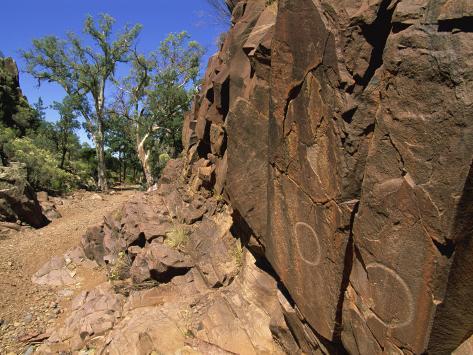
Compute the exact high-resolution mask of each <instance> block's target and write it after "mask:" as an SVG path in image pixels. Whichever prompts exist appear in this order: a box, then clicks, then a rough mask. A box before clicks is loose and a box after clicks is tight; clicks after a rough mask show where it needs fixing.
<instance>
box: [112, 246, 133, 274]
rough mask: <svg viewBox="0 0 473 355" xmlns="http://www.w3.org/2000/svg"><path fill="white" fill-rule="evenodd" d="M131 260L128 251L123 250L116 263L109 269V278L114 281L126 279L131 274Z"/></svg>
mask: <svg viewBox="0 0 473 355" xmlns="http://www.w3.org/2000/svg"><path fill="white" fill-rule="evenodd" d="M130 268H131V260H130V257H129V256H128V254H127V253H125V252H124V251H121V252H119V253H118V256H117V258H116V260H115V263H114V264H113V265H112V266H111V267H110V269H109V271H108V279H109V280H112V281H116V280H125V279H127V278H128V277H129V276H130Z"/></svg>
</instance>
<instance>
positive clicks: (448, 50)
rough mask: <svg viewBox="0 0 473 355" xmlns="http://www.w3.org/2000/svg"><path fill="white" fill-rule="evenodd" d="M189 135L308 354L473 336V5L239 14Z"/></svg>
mask: <svg viewBox="0 0 473 355" xmlns="http://www.w3.org/2000/svg"><path fill="white" fill-rule="evenodd" d="M231 7H232V10H233V16H232V26H231V29H230V30H229V32H228V33H227V34H226V36H225V38H224V41H223V43H222V45H221V48H220V51H219V52H218V53H217V54H215V55H214V56H213V57H211V59H210V61H209V64H208V68H207V71H206V74H205V78H204V82H203V84H202V88H201V91H200V93H199V95H198V96H197V98H196V100H195V103H194V107H193V110H192V112H191V113H189V114H188V115H187V117H186V119H185V122H184V128H183V143H184V146H185V159H186V162H187V178H188V179H189V180H190V181H189V184H190V188H191V189H192V190H194V191H208V192H209V193H212V194H213V195H215V196H222V197H223V198H225V199H226V200H227V201H228V203H229V204H230V205H231V206H232V208H233V210H234V212H233V219H234V221H235V224H236V227H237V229H238V235H239V237H240V238H242V240H243V241H244V242H245V244H246V246H247V247H248V249H250V250H251V251H252V252H253V253H254V255H256V256H257V257H260V258H264V259H266V260H267V261H269V263H270V265H271V266H272V268H273V269H274V272H275V275H277V277H278V279H279V281H280V288H281V289H282V290H283V291H284V292H282V294H284V295H285V296H286V301H287V303H286V304H285V319H286V322H287V323H288V324H289V325H290V327H291V332H292V334H293V335H294V336H295V337H296V339H297V342H298V345H299V347H300V348H301V349H302V350H303V351H305V352H314V351H315V350H316V349H325V350H324V351H325V352H338V351H341V352H343V351H345V350H346V351H348V352H349V353H350V354H381V353H383V352H384V353H389V354H403V353H404V354H412V353H415V354H420V353H423V352H429V353H431V354H448V353H451V352H452V351H453V350H454V349H456V348H457V347H458V346H460V345H461V343H462V342H463V341H465V340H466V339H467V338H468V337H469V336H470V335H471V334H472V333H473V309H472V308H471V306H470V305H471V304H472V302H473V242H472V238H471V237H472V233H473V208H472V206H473V204H472V202H473V201H472V200H473V198H472V193H473V168H472V166H473V165H472V158H473V131H472V126H473V119H472V114H471V112H472V111H471V110H472V106H473V3H471V1H469V0H458V1H452V0H374V1H367V0H338V1H328V0H279V1H267V0H247V1H245V0H240V1H232V4H231Z"/></svg>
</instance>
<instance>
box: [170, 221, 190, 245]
mask: <svg viewBox="0 0 473 355" xmlns="http://www.w3.org/2000/svg"><path fill="white" fill-rule="evenodd" d="M188 240H189V233H188V232H187V230H186V229H184V227H182V226H175V227H174V228H172V229H171V230H170V231H169V232H167V233H166V239H165V240H164V243H165V244H166V245H168V246H170V247H171V248H174V249H180V248H181V247H182V246H184V245H185V244H186V243H187V241H188Z"/></svg>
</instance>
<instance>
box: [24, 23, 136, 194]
mask: <svg viewBox="0 0 473 355" xmlns="http://www.w3.org/2000/svg"><path fill="white" fill-rule="evenodd" d="M114 22H115V20H114V19H113V18H112V17H111V16H109V15H106V14H105V15H101V16H100V18H99V19H98V20H97V21H94V19H93V18H92V17H91V16H88V17H87V18H86V20H85V23H84V33H85V34H86V35H87V37H88V39H89V42H91V43H92V45H86V44H84V43H83V41H82V40H81V39H80V38H79V37H78V36H77V35H76V34H74V33H72V32H71V33H69V34H68V35H67V38H66V39H59V38H57V37H54V36H46V37H44V38H41V39H37V40H34V41H33V48H32V49H31V50H29V51H23V52H22V56H23V58H24V59H25V61H26V63H27V72H28V73H30V74H31V75H33V76H34V77H35V78H37V79H38V80H39V81H40V82H41V81H50V82H56V83H58V84H59V85H60V86H62V88H63V89H64V91H65V92H66V93H67V95H68V96H69V97H71V98H73V100H74V105H75V109H76V110H77V111H79V112H80V113H81V115H82V117H83V118H84V119H85V121H86V124H85V128H86V129H87V131H88V132H89V134H90V135H91V136H92V138H93V140H94V143H95V144H96V145H97V148H98V149H97V161H98V166H97V167H98V180H99V185H100V187H101V188H102V189H104V190H106V189H107V188H108V186H107V180H106V167H105V161H104V160H105V154H104V149H105V142H104V135H105V132H104V130H105V124H106V120H107V117H108V115H107V113H106V95H105V93H106V92H107V89H106V88H107V86H108V84H109V83H110V80H111V79H112V77H113V76H114V74H115V70H116V66H117V63H123V62H127V61H128V60H129V54H130V50H131V48H133V45H134V43H135V40H136V38H137V37H138V35H139V33H140V30H141V25H135V26H134V27H132V28H129V27H126V28H125V29H124V31H123V32H122V33H121V34H119V35H118V36H117V37H116V38H115V37H114V36H113V32H114V31H113V24H114Z"/></svg>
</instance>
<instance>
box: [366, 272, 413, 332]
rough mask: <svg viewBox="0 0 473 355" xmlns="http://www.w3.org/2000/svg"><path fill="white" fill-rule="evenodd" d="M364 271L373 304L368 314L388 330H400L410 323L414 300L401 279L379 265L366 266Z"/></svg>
mask: <svg viewBox="0 0 473 355" xmlns="http://www.w3.org/2000/svg"><path fill="white" fill-rule="evenodd" d="M366 271H367V273H368V279H369V282H370V294H371V298H372V299H371V301H372V303H373V305H372V307H370V314H372V316H373V317H375V318H376V319H378V320H379V321H380V322H381V323H383V324H384V325H385V326H386V327H389V328H400V327H404V326H406V325H408V324H409V323H411V322H412V319H413V316H414V300H413V297H412V293H411V290H410V289H409V286H408V285H407V283H406V282H405V281H404V280H403V279H402V277H401V276H399V274H398V273H397V272H396V271H394V270H392V269H390V268H388V267H387V266H385V265H383V264H379V263H371V264H368V265H367V266H366Z"/></svg>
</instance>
